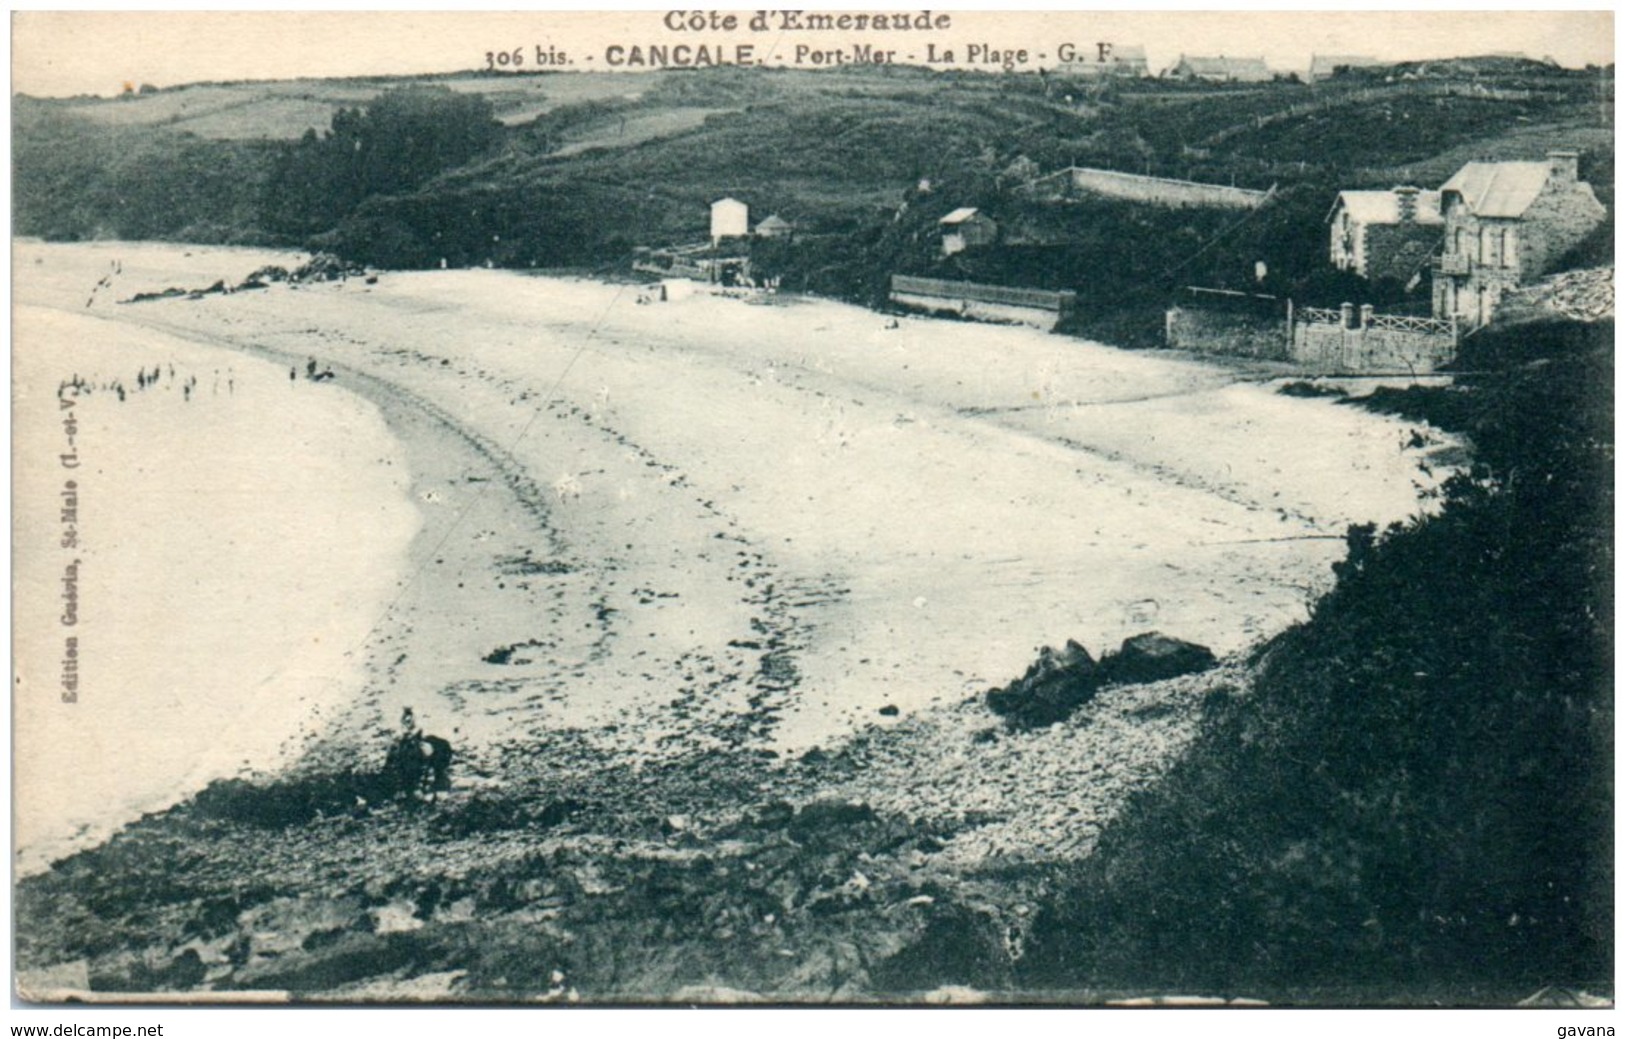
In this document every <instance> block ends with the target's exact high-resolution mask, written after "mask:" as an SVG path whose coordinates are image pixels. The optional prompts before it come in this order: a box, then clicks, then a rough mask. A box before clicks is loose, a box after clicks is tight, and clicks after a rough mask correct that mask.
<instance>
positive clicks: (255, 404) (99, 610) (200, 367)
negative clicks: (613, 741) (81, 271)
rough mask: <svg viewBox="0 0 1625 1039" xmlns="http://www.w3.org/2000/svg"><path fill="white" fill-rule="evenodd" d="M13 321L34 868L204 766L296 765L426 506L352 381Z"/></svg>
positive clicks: (337, 696) (167, 797)
mask: <svg viewBox="0 0 1625 1039" xmlns="http://www.w3.org/2000/svg"><path fill="white" fill-rule="evenodd" d="M14 322H15V325H14V328H15V333H16V336H17V341H18V342H20V343H23V344H26V345H27V347H28V348H25V349H19V350H17V351H16V353H15V355H14V362H13V363H14V369H13V386H14V400H13V407H14V422H15V423H16V429H17V430H18V433H17V435H16V439H15V441H14V443H15V445H16V452H17V453H16V457H15V459H14V473H15V474H16V484H15V494H14V499H13V500H14V503H15V519H14V524H15V526H14V530H13V537H14V544H15V546H16V552H15V557H14V558H15V568H16V569H15V575H14V581H15V585H14V586H15V596H16V611H15V614H14V621H13V633H14V637H15V639H16V646H17V654H18V659H17V670H16V680H17V692H16V700H15V703H16V715H15V726H16V734H17V738H16V743H15V748H16V751H15V755H16V756H15V762H16V777H17V779H16V804H17V813H16V821H17V827H16V847H17V849H18V850H19V853H20V858H19V860H18V868H19V870H20V871H21V872H24V873H27V872H31V871H33V870H36V869H38V868H40V867H41V866H43V865H44V864H45V863H46V862H47V861H49V859H50V858H52V857H55V856H57V855H60V854H62V853H63V852H65V851H68V850H70V849H73V848H76V847H82V846H86V845H88V844H92V843H95V842H97V841H99V840H101V839H104V838H105V837H106V836H107V835H108V834H109V833H110V832H112V830H113V829H114V828H116V827H117V826H118V825H120V824H122V823H124V822H126V821H128V820H130V819H132V818H134V817H136V816H137V815H139V814H141V813H142V812H146V811H153V810H157V809H161V808H164V807H167V806H168V805H170V804H172V803H173V802H174V801H175V800H176V799H177V798H179V797H182V796H185V795H187V794H189V793H192V792H194V791H196V790H198V789H200V788H201V787H202V786H203V785H205V784H206V783H207V782H208V781H210V780H212V779H216V778H220V777H223V776H231V775H236V774H239V773H240V772H243V771H245V770H252V771H265V770H270V769H275V768H277V767H280V766H283V765H286V764H288V763H289V762H291V761H292V760H293V759H294V757H295V756H296V755H297V753H298V751H299V750H300V749H302V743H301V740H300V737H301V736H304V735H308V734H310V733H314V732H318V731H321V730H322V729H323V728H324V727H325V725H326V722H327V719H328V718H329V717H331V716H332V715H333V714H334V712H336V711H337V710H338V709H340V708H343V707H346V706H347V705H348V704H349V703H350V702H351V701H353V700H354V699H355V698H356V697H357V696H358V695H360V692H361V690H362V688H363V686H364V684H365V671H364V666H363V663H364V656H365V650H364V647H365V646H366V644H367V637H368V634H369V631H370V629H371V627H372V625H373V624H374V622H375V621H376V620H378V618H379V617H380V616H382V614H383V612H384V609H385V607H386V605H387V603H388V601H389V598H390V596H391V595H392V594H393V593H394V590H395V586H396V585H395V582H396V578H397V574H398V572H399V570H400V569H401V568H402V566H403V565H404V563H405V550H406V547H407V545H408V543H409V542H410V540H411V538H412V535H413V534H414V533H415V531H416V528H417V515H416V510H415V509H414V508H413V507H412V506H411V505H410V504H409V502H408V500H407V498H406V485H405V479H406V468H405V465H404V461H403V459H402V457H401V454H400V451H399V447H398V445H397V444H396V442H395V440H394V438H393V437H392V436H391V434H390V432H389V430H388V429H387V428H386V427H385V426H384V424H383V422H382V420H381V419H380V418H379V416H378V413H377V411H376V409H375V408H373V407H372V406H371V405H369V404H367V403H366V402H365V401H363V400H361V399H360V398H358V397H355V396H354V395H352V394H350V393H348V392H345V391H343V390H335V389H333V388H331V387H327V386H318V385H316V384H313V383H309V382H305V381H299V382H291V381H290V380H289V379H288V377H287V372H286V369H284V368H281V367H280V366H273V365H270V364H267V363H266V362H264V361H260V360H256V359H253V358H248V357H243V356H241V355H233V354H227V353H224V352H222V351H219V350H214V349H209V348H205V347H199V346H196V345H194V344H191V343H187V342H184V341H180V340H176V339H174V338H172V337H169V336H165V335H163V334H162V333H158V332H153V331H150V330H146V329H142V328H140V327H137V326H134V325H129V324H122V323H117V322H107V321H101V320H98V319H96V318H94V317H88V316H82V315H81V314H77V313H73V312H69V311H62V310H55V309H49V308H43V307H33V306H27V305H20V306H18V307H17V309H16V310H15V312H14ZM154 371H156V372H158V373H159V374H158V375H157V376H156V377H155V381H153V382H152V383H151V384H150V385H143V382H144V381H145V379H146V376H145V375H138V373H142V372H144V373H151V372H154ZM75 377H77V380H78V381H79V383H80V384H81V385H79V386H77V387H75V388H74V389H70V390H68V391H66V392H65V393H64V394H62V396H61V397H60V401H68V402H72V407H70V408H64V407H63V406H62V404H61V403H60V402H59V395H58V392H57V389H58V385H59V384H60V383H62V382H63V381H67V380H74V379H75ZM121 391H122V399H121ZM64 417H71V418H72V420H73V423H74V426H73V428H72V429H71V430H70V429H68V428H67V427H65V426H64V425H63V418H64ZM70 432H71V433H72V434H73V436H74V440H73V445H72V447H71V448H70V446H69V443H68V440H67V437H68V435H69V433H70ZM70 452H71V454H72V455H74V456H76V457H74V458H72V459H71V460H70V461H71V463H72V465H71V467H69V466H68V465H64V464H63V461H62V458H61V456H62V455H64V454H68V453H70ZM70 481H71V485H72V486H71V487H69V484H70ZM64 492H67V493H64ZM69 507H71V508H72V510H73V513H72V517H71V520H72V521H71V523H70V522H66V521H65V519H64V509H65V508H69ZM70 532H71V533H72V534H73V535H74V537H75V538H76V540H77V543H76V544H73V545H64V544H63V541H64V540H65V539H66V538H67V535H69V534H70ZM70 568H71V571H70ZM69 573H71V574H72V576H73V578H74V582H73V592H74V601H73V603H72V605H71V609H70V604H69V603H68V602H67V601H66V600H65V599H64V592H65V586H64V583H63V581H64V577H65V575H67V574H69ZM69 616H71V619H72V620H73V621H74V623H73V624H71V625H69V624H66V623H64V618H65V617H69ZM68 639H73V640H75V641H74V642H73V643H72V646H73V650H72V653H71V654H70V653H69V652H68V646H69V643H68V641H67V640H68ZM70 655H71V657H72V658H73V659H72V664H73V666H72V669H71V672H70V673H71V674H72V675H73V676H74V677H75V678H76V679H77V681H76V683H75V687H74V688H73V689H72V690H71V693H72V694H73V695H74V696H76V699H75V700H74V702H64V701H63V698H62V697H63V693H64V688H63V675H64V672H65V671H67V670H68V668H67V666H66V665H64V663H63V661H64V660H65V659H66V658H67V657H69V656H70Z"/></svg>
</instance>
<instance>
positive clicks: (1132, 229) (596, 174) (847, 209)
mask: <svg viewBox="0 0 1625 1039" xmlns="http://www.w3.org/2000/svg"><path fill="white" fill-rule="evenodd" d="M1356 71H1359V70H1356ZM1403 74H1404V75H1405V76H1409V77H1411V78H1390V75H1391V74H1390V73H1389V72H1388V71H1384V72H1383V73H1382V74H1381V75H1372V74H1370V73H1369V72H1361V74H1359V75H1356V74H1354V73H1353V72H1350V73H1348V74H1345V75H1343V76H1340V77H1337V78H1334V79H1333V80H1331V81H1328V82H1325V83H1321V84H1317V85H1315V86H1313V87H1309V86H1304V85H1301V84H1297V83H1294V82H1277V83H1271V84H1261V85H1252V86H1247V87H1234V86H1204V85H1191V84H1175V83H1162V82H1159V81H1154V80H1144V81H1127V82H1122V83H1117V82H1111V83H1103V84H1095V83H1080V82H1067V81H1065V80H1062V79H1059V78H1056V77H1036V76H985V75H971V74H962V73H936V72H927V71H924V70H920V69H914V68H908V67H901V66H899V67H892V68H876V69H870V70H863V71H859V70H853V69H845V70H841V71H840V72H838V73H829V74H820V73H806V72H790V71H786V70H766V69H752V70H741V69H732V68H721V69H711V70H705V71H702V72H698V73H683V74H651V75H648V76H645V77H641V78H639V79H637V80H636V86H637V89H638V91H639V94H638V96H636V97H630V96H628V97H617V98H606V99H598V100H585V101H578V102H573V103H562V104H558V105H555V106H553V107H551V108H548V109H547V110H546V111H544V112H542V113H541V114H540V115H537V116H535V117H534V118H532V119H530V120H529V121H526V122H521V123H518V124H517V125H513V126H509V127H503V126H501V125H499V124H498V123H496V122H495V121H494V120H493V119H492V109H491V106H490V105H489V104H488V103H487V102H486V101H485V100H484V99H483V98H481V97H480V96H479V95H478V94H474V93H463V92H455V93H454V92H452V91H450V90H448V89H446V88H445V87H443V86H432V85H425V84H410V83H409V84H408V85H406V86H402V87H396V88H395V89H392V90H387V91H382V92H381V93H380V95H379V96H378V97H377V98H375V99H374V100H373V101H371V102H370V103H368V104H366V105H364V106H361V107H355V108H341V109H339V110H338V111H336V112H335V113H334V115H333V117H332V126H331V128H330V129H329V130H328V131H327V132H326V133H323V134H317V133H315V132H314V131H312V132H310V133H307V134H306V135H305V136H304V138H303V139H301V140H298V141H281V142H273V141H224V140H204V139H200V138H196V137H192V136H190V135H187V134H184V133H180V132H177V131H172V130H168V129H165V128H164V127H162V126H157V127H153V126H139V127H129V128H124V129H121V128H118V127H117V126H112V127H92V126H91V125H90V124H89V123H87V122H85V121H84V120H83V118H82V117H80V116H77V115H74V114H71V112H70V110H69V109H68V108H67V107H65V106H62V105H59V104H57V103H54V102H45V101H35V100H31V99H27V98H19V99H18V100H17V101H16V102H15V104H14V111H15V116H16V119H15V123H16V131H15V145H14V147H15V157H16V162H15V175H14V183H15V191H16V206H15V211H16V219H17V228H18V231H19V233H23V234H36V235H43V236H45V237H49V238H66V239H78V238H93V237H124V238H158V239H171V240H194V241H218V242H266V243H283V244H288V245H295V246H299V247H306V248H316V249H325V250H327V251H331V252H336V253H338V254H340V255H343V256H345V257H346V258H348V259H351V260H355V261H357V262H363V263H368V264H372V265H375V266H385V267H429V266H438V265H439V264H440V263H441V262H445V263H446V264H448V265H450V266H471V265H483V264H486V263H492V264H495V265H497V266H505V267H572V268H576V269H589V270H591V269H605V270H608V269H616V268H620V267H623V266H624V265H625V264H626V263H627V262H628V260H629V258H630V253H631V249H632V247H633V246H635V245H640V244H641V245H663V244H673V243H680V242H688V241H696V240H699V239H701V238H703V237H704V234H705V231H706V226H707V225H706V220H707V216H706V207H707V205H708V204H709V203H710V202H711V201H712V200H714V199H716V198H719V197H721V196H723V195H732V196H734V197H737V198H741V199H743V200H745V201H746V202H748V203H749V204H750V205H751V207H752V214H753V216H754V217H755V218H756V219H760V218H761V217H763V216H766V215H767V214H769V213H773V212H777V213H780V214H782V215H784V216H785V217H787V218H788V219H790V220H792V221H794V222H795V223H796V224H797V226H798V229H799V230H800V234H799V235H798V236H797V237H796V239H795V240H794V241H792V242H784V241H772V242H760V243H757V245H756V246H755V247H754V251H755V253H756V255H755V256H754V259H755V261H756V264H757V267H758V269H759V270H760V271H761V272H762V273H764V274H767V275H773V276H778V277H780V278H781V279H782V284H783V285H784V287H786V288H789V289H799V290H808V291H813V292H818V293H822V294H827V295H832V296H836V297H839V298H844V299H849V300H853V301H856V302H862V303H866V304H877V303H880V302H882V301H883V300H884V298H885V294H886V287H887V277H888V275H890V274H891V273H893V272H905V273H916V274H927V275H936V276H944V277H956V278H968V279H975V280H982V281H989V282H994V283H999V284H1020V285H1030V286H1035V287H1043V288H1055V289H1062V288H1065V289H1072V290H1075V291H1077V292H1078V294H1079V308H1078V312H1077V315H1076V316H1075V318H1074V319H1073V320H1072V323H1071V325H1070V327H1069V328H1068V329H1067V330H1070V331H1074V332H1083V333H1087V334H1090V335H1093V336H1095V337H1097V338H1103V339H1106V340H1108V341H1113V342H1119V343H1123V344H1124V345H1151V344H1153V343H1156V342H1158V341H1159V335H1160V316H1159V315H1160V312H1161V309H1162V307H1163V305H1164V304H1165V302H1166V298H1167V295H1168V293H1169V292H1170V291H1171V290H1174V289H1177V288H1178V287H1179V286H1182V285H1190V284H1197V285H1209V286H1221V287H1228V288H1238V289H1247V290H1249V291H1259V292H1265V293H1270V294H1275V295H1283V296H1286V295H1290V296H1293V297H1295V298H1297V299H1299V300H1300V301H1305V302H1313V303H1323V304H1335V303H1337V302H1341V301H1342V300H1345V299H1348V300H1351V301H1353V302H1372V303H1377V304H1381V305H1385V306H1388V305H1393V304H1398V303H1401V302H1404V301H1405V300H1406V299H1407V295H1406V290H1405V288H1404V287H1403V286H1400V285H1369V284H1365V283H1357V282H1351V281H1349V280H1348V279H1347V278H1346V277H1343V276H1339V275H1337V274H1335V273H1333V272H1330V271H1328V270H1326V269H1325V268H1326V265H1325V263H1324V262H1323V253H1324V235H1325V228H1324V220H1325V216H1326V213H1327V211H1328V209H1329V208H1330V205H1331V201H1332V199H1333V197H1334V196H1335V194H1336V192H1337V191H1338V190H1340V189H1343V188H1356V187H1383V186H1389V185H1391V184H1393V183H1397V182H1399V181H1402V180H1412V181H1418V182H1421V181H1426V183H1427V184H1429V185H1432V184H1436V183H1437V181H1438V180H1441V179H1442V178H1443V177H1445V176H1448V175H1449V173H1450V172H1452V171H1453V170H1454V168H1455V165H1457V164H1459V163H1458V161H1457V159H1456V158H1454V157H1451V156H1454V155H1455V153H1456V152H1462V153H1463V154H1471V155H1494V154H1500V155H1504V157H1509V158H1511V157H1528V156H1536V155H1540V154H1543V150H1544V148H1546V147H1550V146H1555V145H1556V144H1559V143H1569V144H1572V143H1574V141H1575V140H1580V141H1581V142H1582V146H1585V145H1586V143H1587V142H1600V141H1601V139H1600V138H1599V137H1598V136H1597V135H1598V134H1599V133H1603V134H1606V130H1605V129H1602V130H1599V127H1605V126H1606V120H1605V119H1604V118H1603V117H1602V116H1601V115H1600V110H1599V108H1598V105H1597V101H1596V99H1597V96H1598V89H1599V87H1598V83H1599V79H1598V77H1599V75H1604V73H1602V72H1600V71H1599V70H1586V71H1568V70H1563V69H1557V68H1553V67H1549V66H1544V65H1539V64H1537V63H1531V62H1519V61H1499V60H1489V61H1462V62H1455V63H1452V62H1434V63H1429V64H1428V65H1427V66H1425V67H1422V66H1418V67H1416V68H1407V69H1406V70H1404V73H1403ZM1607 75H1611V70H1609V71H1608V73H1607ZM541 81H542V83H543V89H544V93H545V89H546V87H545V85H546V82H547V77H541ZM380 86H381V87H382V86H383V84H380ZM154 97H156V98H162V97H164V94H163V93H159V94H157V95H154ZM107 103H108V104H137V105H138V104H144V103H148V101H147V100H146V98H145V97H142V98H131V99H126V100H124V101H120V102H107ZM694 111H700V112H711V113H713V114H711V115H709V116H708V117H706V118H705V121H704V123H703V125H700V126H699V127H698V128H690V127H691V126H692V124H691V123H688V124H682V123H680V122H674V123H673V125H674V126H678V127H679V128H678V129H675V130H673V131H672V132H671V133H669V134H667V135H665V136H662V137H657V138H656V139H641V138H639V139H636V140H633V141H632V143H626V144H617V141H618V137H617V133H618V132H619V131H620V130H624V128H625V125H626V122H627V120H629V119H637V118H644V119H657V120H658V119H659V118H661V117H662V116H663V115H664V114H669V113H680V112H694ZM245 118H246V117H245ZM1576 135H1579V136H1578V137H1576ZM1609 140H1610V144H1609V146H1608V147H1595V146H1593V147H1587V151H1586V155H1585V157H1584V159H1583V163H1582V169H1581V173H1582V175H1583V176H1585V177H1587V178H1589V179H1590V180H1591V181H1592V182H1593V183H1594V184H1595V185H1596V186H1597V188H1598V192H1599V195H1601V196H1602V197H1603V199H1604V201H1605V202H1608V203H1610V204H1611V202H1612V197H1613V196H1612V183H1613V164H1612V156H1611V138H1610V139H1609ZM566 145H570V146H571V147H570V148H569V149H565V146H566ZM561 149H565V150H561ZM577 149H579V150H577ZM1441 156H1445V157H1446V158H1439V157H1441ZM1430 163H1432V164H1434V165H1439V166H1440V168H1438V169H1434V168H1433V166H1432V165H1430ZM1071 164H1076V165H1092V166H1100V167H1106V168H1113V169H1123V170H1128V171H1132V172H1139V173H1153V174H1157V175H1161V176H1172V177H1185V178H1193V179H1197V180H1203V181H1209V182H1214V183H1233V184H1237V185H1239V186H1243V187H1251V188H1256V189H1265V188H1269V187H1271V186H1274V187H1275V188H1276V192H1275V194H1274V196H1272V199H1271V201H1270V202H1269V203H1268V204H1267V205H1266V206H1265V207H1264V208H1262V209H1260V210H1258V211H1257V212H1254V213H1238V212H1235V211H1219V210H1193V209H1179V210H1175V209H1168V208H1164V207H1159V206H1148V205H1133V204H1124V203H1114V202H1108V201H1095V202H1089V203H1079V204H1072V205H1066V206H1058V207H1057V206H1042V205H1033V204H1031V203H1025V202H1023V201H1022V199H1021V196H1020V194H1019V192H1017V191H1016V190H1015V189H1016V188H1019V187H1020V186H1021V185H1022V184H1023V183H1025V182H1027V181H1030V180H1031V179H1032V178H1033V177H1035V176H1038V175H1040V174H1042V173H1047V172H1049V171H1052V170H1055V169H1059V168H1062V167H1064V166H1067V165H1071ZM1446 166H1448V168H1445V167H1446ZM922 178H923V179H926V180H929V182H930V189H929V191H926V192H920V191H918V190H917V189H916V185H917V184H918V183H919V182H920V181H921V180H922ZM960 206H977V207H980V208H982V209H984V210H985V211H987V212H988V213H990V214H991V215H993V216H994V217H995V219H997V220H998V221H999V222H1000V224H1001V226H1002V227H1003V228H1004V243H1005V245H1004V247H1001V248H998V249H988V250H980V251H975V250H973V251H971V252H969V253H966V254H961V255H960V256H956V257H954V258H952V259H949V260H944V259H942V258H941V256H940V255H939V254H940V249H939V248H938V241H939V235H938V232H937V227H936V221H937V220H938V219H939V218H940V217H941V216H943V215H944V214H946V213H947V212H948V211H949V210H952V209H954V208H958V207H960ZM1610 227H1611V223H1610ZM1611 243H1612V237H1611V231H1610V232H1609V233H1608V234H1607V235H1606V236H1604V235H1601V234H1599V235H1598V236H1595V241H1591V242H1588V243H1586V244H1585V246H1584V247H1583V248H1581V249H1579V250H1577V251H1576V256H1575V257H1574V258H1573V261H1574V263H1575V264H1579V263H1581V262H1582V261H1586V260H1588V259H1595V258H1596V257H1598V256H1602V255H1604V254H1607V255H1611ZM1258 261H1263V262H1265V263H1266V265H1267V267H1268V272H1269V273H1268V275H1267V277H1266V278H1265V279H1264V280H1263V281H1262V283H1260V282H1258V281H1256V280H1255V278H1254V270H1255V267H1254V265H1255V263H1256V262H1258Z"/></svg>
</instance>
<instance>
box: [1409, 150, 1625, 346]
mask: <svg viewBox="0 0 1625 1039" xmlns="http://www.w3.org/2000/svg"><path fill="white" fill-rule="evenodd" d="M1579 163H1580V156H1579V153H1578V152H1572V151H1553V152H1549V153H1547V156H1546V158H1545V160H1544V161H1535V162H1469V163H1468V164H1467V165H1465V166H1463V167H1462V168H1461V169H1459V170H1457V171H1456V174H1455V176H1453V177H1451V178H1450V179H1449V180H1447V181H1445V182H1444V185H1443V186H1442V187H1440V188H1439V205H1440V209H1441V212H1442V214H1443V217H1444V251H1443V252H1442V253H1441V254H1440V256H1439V258H1438V259H1437V260H1436V261H1435V263H1434V271H1433V315H1434V316H1435V317H1451V316H1454V317H1456V318H1458V319H1460V320H1461V321H1463V322H1466V323H1467V324H1470V325H1473V326H1478V325H1483V324H1486V323H1487V322H1489V320H1490V319H1491V317H1492V316H1493V315H1494V313H1495V306H1496V304H1497V303H1499V302H1500V299H1501V297H1502V295H1504V294H1505V293H1507V292H1508V291H1510V290H1511V289H1513V288H1516V287H1517V286H1518V285H1520V284H1523V283H1525V282H1527V281H1529V280H1532V279H1534V278H1537V277H1539V276H1540V275H1542V274H1545V273H1546V272H1547V271H1549V270H1550V269H1551V265H1552V264H1553V262H1554V261H1556V260H1557V259H1558V258H1559V257H1560V256H1561V255H1562V254H1563V253H1564V252H1566V251H1567V250H1569V249H1570V248H1572V247H1573V246H1574V245H1575V244H1577V243H1578V242H1579V241H1580V240H1581V239H1582V238H1584V237H1585V236H1586V235H1587V234H1589V233H1590V232H1591V231H1592V230H1593V229H1594V228H1596V227H1597V225H1599V224H1600V223H1602V221H1603V219H1604V217H1605V216H1606V215H1607V211H1606V210H1605V209H1604V208H1603V205H1602V203H1601V202H1599V201H1597V195H1596V193H1595V192H1594V191H1592V190H1591V185H1590V184H1587V183H1586V182H1585V181H1583V180H1581V179H1580V177H1579Z"/></svg>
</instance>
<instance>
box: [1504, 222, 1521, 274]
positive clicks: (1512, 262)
mask: <svg viewBox="0 0 1625 1039" xmlns="http://www.w3.org/2000/svg"><path fill="white" fill-rule="evenodd" d="M1505 236H1506V237H1505V238H1503V239H1502V241H1501V263H1502V264H1503V265H1504V266H1507V267H1516V266H1518V232H1517V230H1516V229H1515V228H1511V227H1509V228H1507V229H1506V231H1505Z"/></svg>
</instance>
